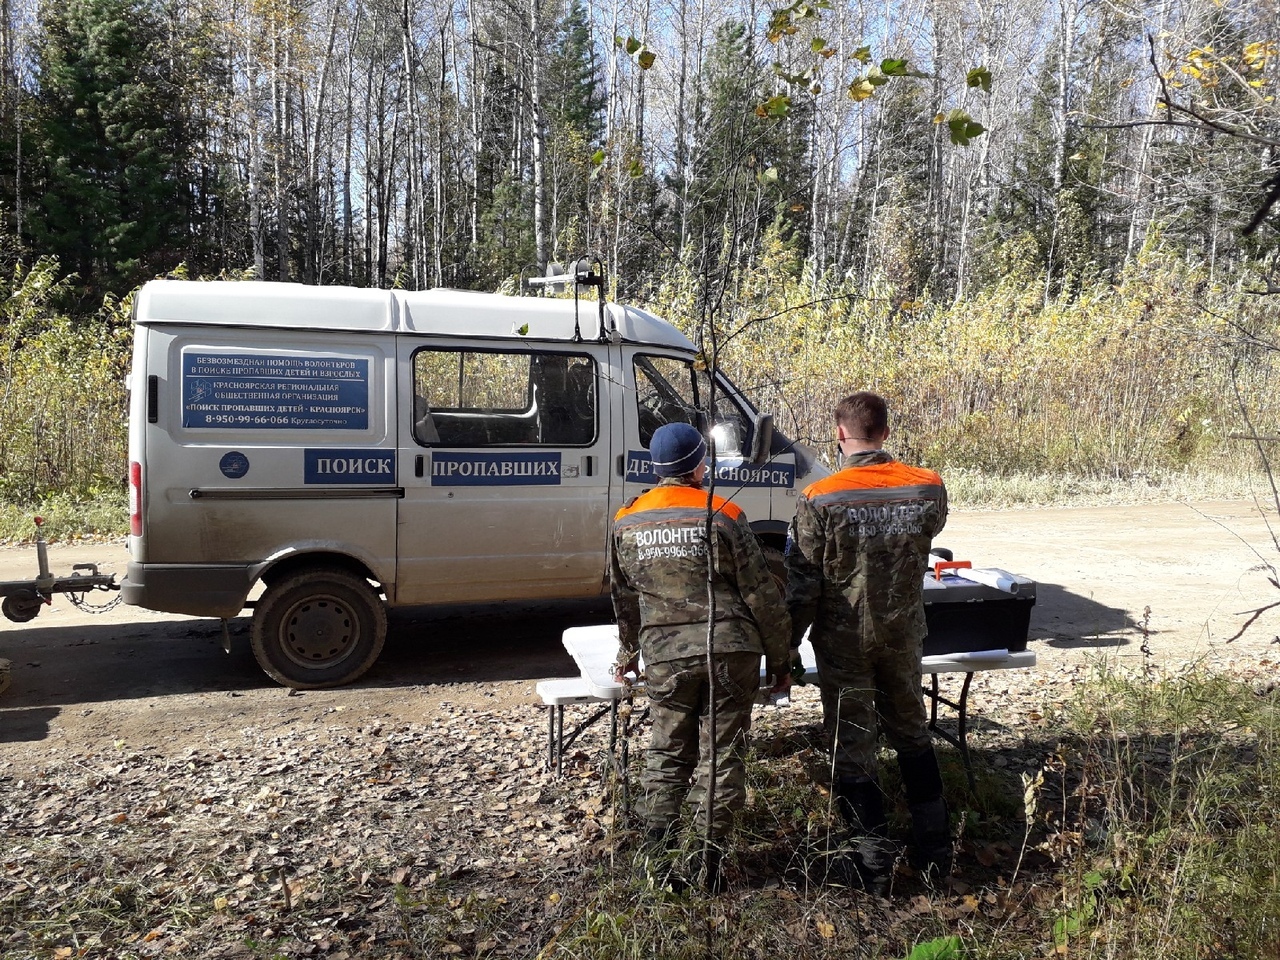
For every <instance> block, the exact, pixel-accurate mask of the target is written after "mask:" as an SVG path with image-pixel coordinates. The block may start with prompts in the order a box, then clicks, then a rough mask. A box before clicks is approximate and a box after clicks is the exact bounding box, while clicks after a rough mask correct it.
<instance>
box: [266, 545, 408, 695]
mask: <svg viewBox="0 0 1280 960" xmlns="http://www.w3.org/2000/svg"><path fill="white" fill-rule="evenodd" d="M386 638H387V611H386V608H385V607H384V606H383V604H382V601H381V600H380V599H379V597H378V595H377V593H375V592H374V589H373V587H371V586H370V585H369V582H368V581H367V580H365V579H364V578H363V577H361V576H358V575H357V574H354V573H350V572H348V571H346V570H339V569H335V568H331V567H328V568H321V569H312V570H304V571H300V572H298V573H294V574H291V575H290V576H287V577H285V578H284V579H283V580H280V581H279V582H277V583H273V584H271V585H270V586H268V587H267V590H266V592H265V593H264V594H263V595H262V599H260V600H259V601H258V605H257V607H256V608H255V610H254V614H253V655H254V657H256V658H257V661H258V665H259V666H261V667H262V669H263V670H265V671H266V672H267V674H268V675H269V676H270V677H271V678H272V679H273V680H275V681H276V682H278V683H281V684H283V685H284V686H286V687H293V688H295V689H298V690H314V689H318V688H321V687H339V686H342V685H343V684H345V683H350V682H351V681H353V680H355V679H356V678H357V677H360V676H361V675H363V674H364V672H365V671H366V670H368V669H369V668H370V667H371V666H373V663H374V661H375V660H377V659H378V654H380V653H381V652H382V644H383V642H384V641H385V640H386Z"/></svg>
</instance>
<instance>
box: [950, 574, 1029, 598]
mask: <svg viewBox="0 0 1280 960" xmlns="http://www.w3.org/2000/svg"><path fill="white" fill-rule="evenodd" d="M948 572H949V573H953V574H955V575H956V576H957V577H959V578H960V579H961V580H969V581H971V582H973V583H980V584H982V585H983V586H984V587H995V589H997V590H1000V591H1002V592H1004V593H1011V594H1014V595H1015V596H1016V595H1017V593H1018V581H1017V580H1014V579H1013V578H1012V577H1011V576H1009V574H1007V573H1005V572H1004V571H1003V570H972V569H970V570H951V571H948Z"/></svg>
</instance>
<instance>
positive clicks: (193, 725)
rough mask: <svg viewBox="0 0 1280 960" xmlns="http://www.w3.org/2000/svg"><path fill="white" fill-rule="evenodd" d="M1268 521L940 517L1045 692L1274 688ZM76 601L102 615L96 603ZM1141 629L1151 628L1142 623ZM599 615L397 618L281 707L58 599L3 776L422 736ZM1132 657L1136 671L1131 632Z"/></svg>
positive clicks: (1230, 505)
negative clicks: (1191, 672)
mask: <svg viewBox="0 0 1280 960" xmlns="http://www.w3.org/2000/svg"><path fill="white" fill-rule="evenodd" d="M1275 526H1276V517H1275V515H1274V511H1273V510H1267V511H1263V510H1262V509H1260V508H1259V507H1258V506H1257V505H1256V504H1253V503H1249V502H1206V503H1168V504H1155V505H1151V504H1148V505H1141V506H1112V507H1087V508H1057V509H1034V510H1010V511H971V512H970V511H959V512H954V513H953V515H952V517H951V520H950V522H949V525H948V527H947V529H946V531H944V533H943V535H942V536H941V537H940V538H939V539H938V543H939V545H943V546H947V547H950V548H951V549H952V550H953V551H954V553H955V556H956V558H957V559H968V560H971V561H973V563H974V566H977V567H987V566H994V567H1000V568H1003V569H1006V570H1009V571H1012V572H1015V573H1019V574H1022V575H1024V576H1028V577H1031V578H1032V579H1034V580H1035V581H1037V585H1038V587H1037V603H1036V606H1035V609H1034V611H1033V615H1032V620H1031V639H1032V644H1031V649H1033V650H1034V651H1035V652H1036V653H1037V656H1038V658H1039V661H1040V664H1041V665H1042V666H1043V667H1044V668H1045V669H1044V670H1043V671H1042V676H1044V677H1051V676H1054V675H1058V674H1061V672H1062V671H1063V670H1064V669H1068V670H1069V669H1071V668H1073V667H1075V666H1078V667H1080V668H1081V669H1087V667H1088V665H1089V664H1090V662H1091V661H1093V660H1095V659H1097V658H1099V657H1106V658H1110V659H1112V660H1114V661H1115V662H1117V663H1119V664H1120V665H1122V666H1129V667H1133V668H1135V669H1138V668H1141V667H1142V665H1143V663H1144V659H1145V660H1146V662H1149V663H1151V664H1154V665H1155V666H1158V667H1160V668H1163V669H1170V670H1174V669H1178V668H1179V667H1180V666H1181V665H1182V664H1184V663H1188V662H1193V661H1200V662H1207V663H1209V664H1211V665H1213V666H1215V667H1217V668H1223V669H1230V668H1233V667H1242V668H1244V669H1246V670H1247V671H1248V672H1250V673H1253V674H1258V673H1261V674H1262V675H1263V676H1265V675H1266V673H1267V671H1268V670H1271V671H1276V672H1280V671H1277V668H1276V663H1277V662H1278V661H1280V641H1278V640H1277V633H1280V610H1277V611H1271V612H1268V613H1266V614H1264V615H1263V616H1262V617H1260V618H1259V619H1258V621H1257V622H1256V623H1255V624H1254V625H1253V626H1252V627H1251V628H1250V629H1249V630H1248V631H1247V632H1246V633H1245V635H1244V636H1243V637H1242V638H1240V639H1238V640H1235V641H1233V642H1230V643H1229V642H1228V638H1230V637H1231V636H1232V635H1233V634H1235V633H1236V632H1237V631H1239V630H1240V628H1241V626H1242V625H1243V624H1244V622H1245V620H1246V619H1247V616H1248V611H1251V610H1253V609H1255V608H1258V607H1261V606H1263V605H1265V604H1268V603H1271V602H1275V601H1280V590H1277V589H1276V587H1274V586H1273V585H1272V584H1270V583H1269V582H1268V580H1267V577H1268V576H1269V575H1272V574H1270V572H1269V571H1268V570H1267V569H1266V568H1265V566H1264V563H1265V562H1275V561H1276V560H1277V559H1280V554H1278V553H1277V550H1276V547H1275V546H1274V543H1273V541H1272V532H1271V531H1272V528H1273V527H1275ZM86 561H88V562H96V563H98V564H99V565H100V567H101V569H102V571H103V572H115V573H117V574H119V575H121V576H123V573H124V569H125V563H126V553H125V549H124V545H123V543H114V544H101V543H94V544H82V545H74V546H54V547H51V548H50V566H51V568H52V569H53V571H54V572H55V573H67V572H69V571H70V568H71V565H72V564H73V563H81V562H86ZM35 570H36V558H35V551H34V549H31V548H25V549H5V550H0V580H16V579H26V578H30V577H33V576H34V575H35ZM88 599H89V601H90V602H93V603H102V602H104V601H106V600H107V599H108V595H106V594H101V593H99V594H94V595H91V596H90V597H89V598H88ZM1148 610H1149V614H1148V613H1147V611H1148ZM608 617H609V611H608V607H607V605H605V604H578V605H572V606H564V605H561V606H549V607H530V606H528V605H521V606H520V607H519V608H514V609H503V608H497V609H492V608H485V609H474V608H473V609H457V608H452V609H447V610H414V611H409V612H403V611H401V612H397V613H395V614H393V616H392V619H391V627H390V633H389V637H388V641H387V646H386V650H385V652H384V654H383V656H382V659H381V660H380V661H379V663H378V664H377V665H376V666H375V667H374V669H373V670H372V671H370V673H369V674H368V675H366V677H365V678H363V680H362V681H361V682H360V683H359V684H358V685H356V686H354V687H349V688H345V689H339V690H324V691H308V692H305V693H292V692H290V691H287V690H284V689H282V688H280V687H278V686H276V685H275V684H274V683H273V682H272V681H270V680H269V679H268V678H267V677H266V675H265V674H263V673H262V672H261V671H260V670H259V669H258V668H257V665H256V664H255V662H254V660H253V656H252V654H251V652H250V650H249V641H248V620H247V619H244V618H242V619H238V620H234V621H232V622H231V629H230V639H231V652H230V654H229V655H228V654H226V653H224V652H223V650H222V639H223V638H222V630H221V625H220V623H219V622H218V621H216V620H202V619H195V618H191V617H182V616H173V615H165V614H156V613H152V612H149V611H145V610H140V609H137V608H134V607H128V606H124V605H120V606H117V607H115V608H114V609H113V610H110V611H108V612H106V613H103V614H100V615H90V614H87V613H84V612H82V611H81V610H79V609H77V608H76V607H74V606H73V605H72V604H71V603H70V602H69V601H68V600H67V598H66V597H56V598H55V599H54V602H53V605H52V606H51V607H47V608H46V609H45V610H44V611H43V612H42V613H41V614H40V616H39V617H38V618H37V619H36V620H34V621H33V622H31V623H29V624H25V625H18V624H13V623H10V622H9V621H7V620H0V657H2V658H7V659H9V660H10V661H12V664H13V667H12V686H11V687H10V689H9V690H8V691H7V693H5V694H3V695H0V766H3V767H6V768H8V770H9V771H10V772H11V773H14V774H18V773H20V772H21V771H22V770H24V769H34V768H36V767H38V766H40V765H42V764H44V763H46V762H48V761H49V760H50V755H51V754H55V755H56V754H58V753H62V754H63V755H64V756H65V755H66V754H69V753H75V752H78V751H89V752H95V751H96V750H98V749H100V748H102V747H104V746H105V745H107V744H112V743H118V742H126V743H129V744H130V745H134V746H138V747H142V746H144V745H145V746H146V748H147V749H150V750H158V751H160V752H161V753H169V754H171V755H175V756H176V755H178V754H180V753H182V752H183V751H185V750H188V749H189V748H192V747H199V746H203V745H206V744H208V743H210V742H213V741H214V740H216V739H217V738H219V737H221V736H225V735H226V734H227V733H228V732H229V731H234V730H239V729H242V728H245V727H250V726H251V727H254V728H255V729H258V730H261V731H264V732H270V731H271V730H273V729H277V730H281V731H283V730H284V729H290V730H293V731H296V730H297V728H298V727H299V726H300V725H302V726H305V725H307V724H314V725H320V724H323V725H326V726H332V725H334V724H338V725H349V726H350V727H351V728H352V729H358V728H359V727H361V726H362V725H364V724H366V723H368V722H370V721H377V722H388V723H398V722H405V723H418V722H428V721H430V719H431V718H432V717H433V714H434V713H435V711H437V710H439V709H440V707H441V706H442V705H447V706H449V707H450V708H457V707H460V706H461V707H478V708H484V709H497V708H506V707H514V706H517V705H519V704H521V703H529V704H530V705H532V704H533V703H534V685H535V682H536V681H537V680H538V679H540V678H544V677H555V676H568V675H572V674H573V673H575V670H574V667H573V663H572V661H571V660H570V659H569V657H568V656H567V655H566V654H565V653H564V651H563V650H562V648H561V647H560V642H559V639H560V634H561V632H562V631H563V630H564V629H565V627H568V626H572V625H576V624H584V623H592V622H602V621H603V620H605V619H608ZM1144 622H1145V624H1146V629H1145V634H1146V644H1145V645H1146V647H1147V649H1148V650H1149V654H1144V652H1143V646H1144V628H1143V624H1144Z"/></svg>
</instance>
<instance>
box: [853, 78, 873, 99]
mask: <svg viewBox="0 0 1280 960" xmlns="http://www.w3.org/2000/svg"><path fill="white" fill-rule="evenodd" d="M875 92H876V88H875V87H873V86H872V85H871V83H870V81H868V80H866V79H865V78H863V79H860V80H855V81H853V83H851V84H849V99H850V100H852V101H853V102H854V103H861V102H862V101H863V100H866V99H868V98H869V97H870V96H871V95H872V94H873V93H875Z"/></svg>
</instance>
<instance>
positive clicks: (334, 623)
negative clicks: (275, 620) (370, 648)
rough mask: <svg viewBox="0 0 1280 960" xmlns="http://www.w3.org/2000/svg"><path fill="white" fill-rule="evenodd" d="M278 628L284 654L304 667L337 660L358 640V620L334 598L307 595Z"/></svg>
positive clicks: (295, 605)
mask: <svg viewBox="0 0 1280 960" xmlns="http://www.w3.org/2000/svg"><path fill="white" fill-rule="evenodd" d="M281 627H282V633H283V636H282V637H281V640H282V641H283V643H282V644H281V646H282V647H283V648H284V650H285V653H286V654H288V656H289V658H290V659H291V660H293V661H294V662H295V663H298V664H301V665H303V666H308V667H314V666H316V665H317V664H323V663H333V662H335V661H338V660H341V659H342V658H343V657H345V656H347V655H348V654H349V653H350V652H351V650H352V648H353V647H354V646H355V645H356V643H357V642H358V641H359V639H360V625H359V621H358V620H357V618H356V617H355V615H354V614H353V613H352V611H351V610H350V609H349V608H348V607H347V605H346V604H344V603H341V602H339V601H338V600H337V599H336V598H335V597H310V598H308V599H306V600H302V601H300V602H299V603H296V604H294V606H293V608H292V609H291V610H290V611H289V612H288V613H287V614H286V615H285V617H284V618H283V621H282V623H281Z"/></svg>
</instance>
